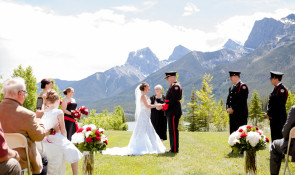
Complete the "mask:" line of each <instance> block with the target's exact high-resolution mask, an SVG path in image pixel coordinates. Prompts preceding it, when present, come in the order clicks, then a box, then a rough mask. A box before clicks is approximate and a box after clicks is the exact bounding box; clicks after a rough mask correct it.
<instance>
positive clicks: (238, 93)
mask: <svg viewBox="0 0 295 175" xmlns="http://www.w3.org/2000/svg"><path fill="white" fill-rule="evenodd" d="M240 74H241V72H238V71H229V76H230V81H231V82H232V86H231V87H230V88H229V93H228V96H227V100H226V111H227V113H228V114H229V126H230V134H231V133H233V132H235V131H236V130H238V128H239V127H240V126H243V125H247V118H248V105H247V99H248V94H249V89H248V86H247V85H246V84H245V83H243V82H242V81H241V79H240ZM232 152H233V151H232ZM241 154H242V152H241Z"/></svg>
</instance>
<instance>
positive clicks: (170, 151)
mask: <svg viewBox="0 0 295 175" xmlns="http://www.w3.org/2000/svg"><path fill="white" fill-rule="evenodd" d="M165 153H174V154H176V153H178V151H176V152H174V151H172V150H169V151H166V152H165Z"/></svg>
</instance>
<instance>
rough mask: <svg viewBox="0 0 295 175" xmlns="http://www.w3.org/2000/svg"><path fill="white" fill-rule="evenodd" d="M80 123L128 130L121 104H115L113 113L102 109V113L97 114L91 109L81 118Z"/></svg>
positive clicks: (109, 128) (107, 128)
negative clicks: (87, 114)
mask: <svg viewBox="0 0 295 175" xmlns="http://www.w3.org/2000/svg"><path fill="white" fill-rule="evenodd" d="M82 123H83V124H94V125H96V126H99V127H100V128H104V129H106V130H123V131H126V130H128V125H127V124H126V118H125V114H124V110H123V108H122V107H121V106H117V107H116V108H115V109H114V111H113V113H109V112H108V110H104V111H102V113H100V114H97V113H96V110H91V111H90V114H89V117H87V118H83V119H82Z"/></svg>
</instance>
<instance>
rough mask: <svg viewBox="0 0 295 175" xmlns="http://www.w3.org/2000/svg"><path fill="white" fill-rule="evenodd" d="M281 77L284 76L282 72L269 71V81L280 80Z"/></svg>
mask: <svg viewBox="0 0 295 175" xmlns="http://www.w3.org/2000/svg"><path fill="white" fill-rule="evenodd" d="M283 75H284V73H282V72H278V71H270V77H269V79H272V78H282V77H283Z"/></svg>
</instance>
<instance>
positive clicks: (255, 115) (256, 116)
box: [249, 90, 264, 126]
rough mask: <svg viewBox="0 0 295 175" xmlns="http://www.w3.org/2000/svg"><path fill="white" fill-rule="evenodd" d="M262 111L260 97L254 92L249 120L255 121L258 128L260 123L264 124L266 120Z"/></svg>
mask: <svg viewBox="0 0 295 175" xmlns="http://www.w3.org/2000/svg"><path fill="white" fill-rule="evenodd" d="M261 109H262V106H261V102H260V97H259V95H258V92H257V91H256V90H254V92H253V95H252V98H251V105H250V111H249V113H250V114H249V118H250V119H252V120H253V123H254V125H255V126H257V124H258V122H262V121H263V120H264V113H263V112H262V110H261Z"/></svg>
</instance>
